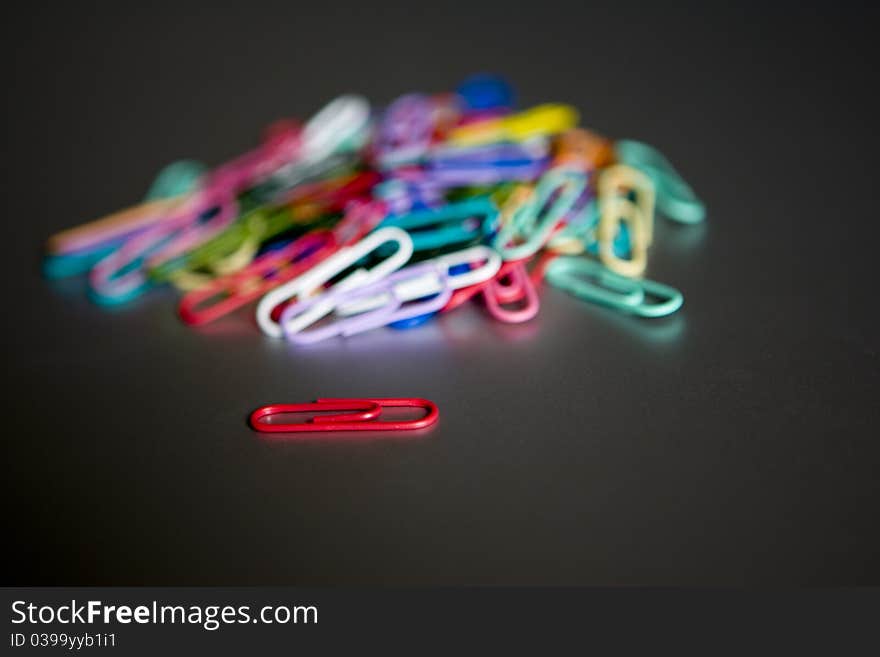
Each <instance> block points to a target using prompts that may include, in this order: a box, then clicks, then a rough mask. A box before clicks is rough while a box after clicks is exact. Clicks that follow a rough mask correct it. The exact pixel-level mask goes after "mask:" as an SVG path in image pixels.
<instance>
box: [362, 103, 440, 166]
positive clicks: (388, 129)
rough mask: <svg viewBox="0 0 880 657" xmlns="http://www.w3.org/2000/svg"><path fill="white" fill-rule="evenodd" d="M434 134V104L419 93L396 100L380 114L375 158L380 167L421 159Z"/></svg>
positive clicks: (404, 163)
mask: <svg viewBox="0 0 880 657" xmlns="http://www.w3.org/2000/svg"><path fill="white" fill-rule="evenodd" d="M433 134H434V108H433V104H432V102H431V99H430V98H429V97H427V96H424V95H422V94H406V95H405V96H401V97H400V98H398V99H397V100H395V101H394V102H393V103H391V105H389V106H388V109H386V110H385V113H384V115H383V117H382V122H381V124H380V125H379V130H378V135H377V137H376V146H375V151H376V152H375V155H374V157H375V160H376V163H377V164H378V166H379V167H380V168H382V169H396V168H397V167H400V166H403V165H406V164H412V163H415V162H418V161H419V160H421V159H422V157H423V156H424V155H425V153H426V152H427V150H428V147H429V146H430V145H431V137H432V136H433Z"/></svg>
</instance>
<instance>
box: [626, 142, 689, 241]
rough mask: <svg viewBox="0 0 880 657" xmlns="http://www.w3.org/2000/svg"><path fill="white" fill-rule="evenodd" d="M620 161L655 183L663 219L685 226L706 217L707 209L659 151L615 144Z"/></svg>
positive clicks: (646, 147)
mask: <svg viewBox="0 0 880 657" xmlns="http://www.w3.org/2000/svg"><path fill="white" fill-rule="evenodd" d="M614 152H615V154H616V155H617V161H618V162H621V163H623V164H627V165H629V166H631V167H633V168H636V169H639V170H640V171H642V172H644V173H645V174H646V175H647V176H648V177H649V178H650V179H651V180H652V181H653V183H654V187H655V188H656V192H657V209H658V210H659V211H660V212H661V213H662V214H663V216H665V217H667V218H668V219H672V220H673V221H677V222H679V223H683V224H698V223H700V222H701V221H703V219H705V218H706V206H705V205H704V204H703V202H702V201H701V200H700V199H699V198H697V195H696V194H695V193H694V190H693V189H692V188H691V186H690V185H688V184H687V182H685V180H684V179H683V178H682V177H681V175H679V173H678V172H677V171H676V170H675V168H674V167H673V166H672V164H671V163H670V162H669V160H667V159H666V158H665V157H664V156H663V155H662V154H661V153H660V152H659V151H658V150H657V149H656V148H654V147H652V146H649V145H648V144H643V143H642V142H639V141H632V140H628V139H623V140H620V141H618V142H617V143H616V144H615V145H614Z"/></svg>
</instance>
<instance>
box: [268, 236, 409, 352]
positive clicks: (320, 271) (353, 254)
mask: <svg viewBox="0 0 880 657" xmlns="http://www.w3.org/2000/svg"><path fill="white" fill-rule="evenodd" d="M391 244H393V245H396V247H397V249H396V250H395V252H394V253H392V254H391V255H389V256H388V257H386V258H384V259H383V260H382V261H381V262H380V263H378V264H376V265H374V266H373V267H371V268H370V269H364V268H363V267H360V268H358V269H356V270H355V271H354V272H352V273H351V274H349V275H348V276H346V277H345V278H344V279H343V280H342V281H340V282H339V283H337V284H336V286H334V287H337V286H338V287H340V289H348V288H351V287H357V286H360V285H365V284H367V283H372V282H373V281H377V280H380V279H381V278H383V277H385V276H387V275H388V274H390V273H391V272H393V271H396V270H397V269H400V268H401V267H402V266H403V265H405V264H406V263H407V261H409V259H410V256H412V253H413V244H412V239H411V238H410V236H409V235H408V234H407V233H406V232H404V231H402V230H401V229H400V228H394V227H393V226H389V227H386V228H381V229H379V230H377V231H376V232H374V233H372V234H370V235H368V236H367V237H365V238H364V239H362V240H361V241H360V242H358V243H357V244H354V245H353V246H349V247H346V248H344V249H341V250H340V251H339V252H338V253H335V254H334V255H332V256H330V257H329V258H327V259H326V260H324V261H323V262H321V263H320V264H319V265H318V266H316V267H314V268H312V269H310V270H309V271H308V272H306V273H305V274H302V275H301V276H297V277H296V278H294V279H293V280H290V281H288V282H286V283H284V284H283V285H281V286H279V287H277V288H275V289H274V290H272V291H270V292H268V293H267V294H266V295H265V296H264V297H263V298H262V299H260V303H259V304H257V324H258V325H259V327H260V330H262V331H263V333H265V334H266V335H268V336H271V337H273V338H280V337H282V336H283V335H284V329H283V328H282V326H281V325H280V324H279V323H278V322H276V321H274V320H273V319H272V311H273V310H274V309H275V308H276V306H279V305H281V304H282V303H285V302H287V301H289V300H291V299H292V298H294V297H302V296H303V295H308V294H312V293H314V292H316V291H317V290H318V289H319V288H321V287H322V286H324V285H325V284H326V283H327V282H328V281H330V279H332V278H333V277H334V276H338V275H339V274H341V273H342V272H344V271H345V270H347V269H349V268H350V267H352V266H355V265H357V263H358V262H359V261H360V260H362V259H363V258H365V257H367V256H369V255H371V254H375V253H376V252H377V251H378V250H381V249H382V248H383V247H384V246H385V245H391ZM321 311H322V307H316V308H315V309H313V315H310V319H311V321H310V322H308V323H309V324H310V323H312V322H314V321H318V319H320V318H321V317H323V316H324V315H326V314H327V313H328V312H329V311H330V309H326V310H324V311H323V313H322V312H321Z"/></svg>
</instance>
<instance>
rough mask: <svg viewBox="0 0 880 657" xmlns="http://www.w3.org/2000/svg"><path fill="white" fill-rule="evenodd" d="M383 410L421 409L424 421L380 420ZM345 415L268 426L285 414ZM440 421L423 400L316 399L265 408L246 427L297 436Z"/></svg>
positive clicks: (420, 425)
mask: <svg viewBox="0 0 880 657" xmlns="http://www.w3.org/2000/svg"><path fill="white" fill-rule="evenodd" d="M383 408H422V409H424V410H426V411H427V414H426V415H425V416H424V417H420V418H418V419H415V420H380V419H378V418H379V416H380V414H381V412H382V409H383ZM327 411H348V412H346V413H334V414H332V415H315V416H314V417H312V418H310V419H309V420H306V421H304V422H294V423H287V424H282V423H272V422H268V421H267V420H268V419H269V418H271V417H272V416H273V415H281V414H287V413H324V412H327ZM439 418H440V409H438V408H437V405H436V404H435V403H434V402H432V401H429V400H427V399H417V398H413V397H404V398H400V399H316V400H315V401H314V402H311V403H306V404H269V405H268V406H261V407H260V408H258V409H257V410H255V411H254V412H253V413H251V418H250V425H251V427H253V428H254V430H256V431H260V432H265V433H299V432H316V431H324V432H326V431H407V430H412V429H424V428H425V427H429V426H431V425H432V424H434V423H435V422H436V421H437V420H438V419H439Z"/></svg>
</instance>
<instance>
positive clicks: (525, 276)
mask: <svg viewBox="0 0 880 657" xmlns="http://www.w3.org/2000/svg"><path fill="white" fill-rule="evenodd" d="M509 264H511V265H512V266H511V267H510V268H509V269H508V271H506V272H504V273H502V272H499V273H498V275H497V276H495V278H493V279H491V280H490V281H489V283H488V284H487V285H486V286H485V287H484V288H483V290H482V292H483V299H484V300H485V302H486V310H488V311H489V314H490V315H492V317H494V318H495V319H497V320H498V321H499V322H505V323H507V324H519V323H521V322H527V321H529V320H530V319H532V318H533V317H535V315H537V314H538V310H539V309H540V308H541V302H540V301H539V300H538V293H537V291H536V290H535V286H534V285H533V284H532V279H531V278H529V273H528V272H527V271H526V266H525V264H524V263H522V262H513V263H509ZM511 305H516V306H518V307H515V308H510V307H509V306H511Z"/></svg>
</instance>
